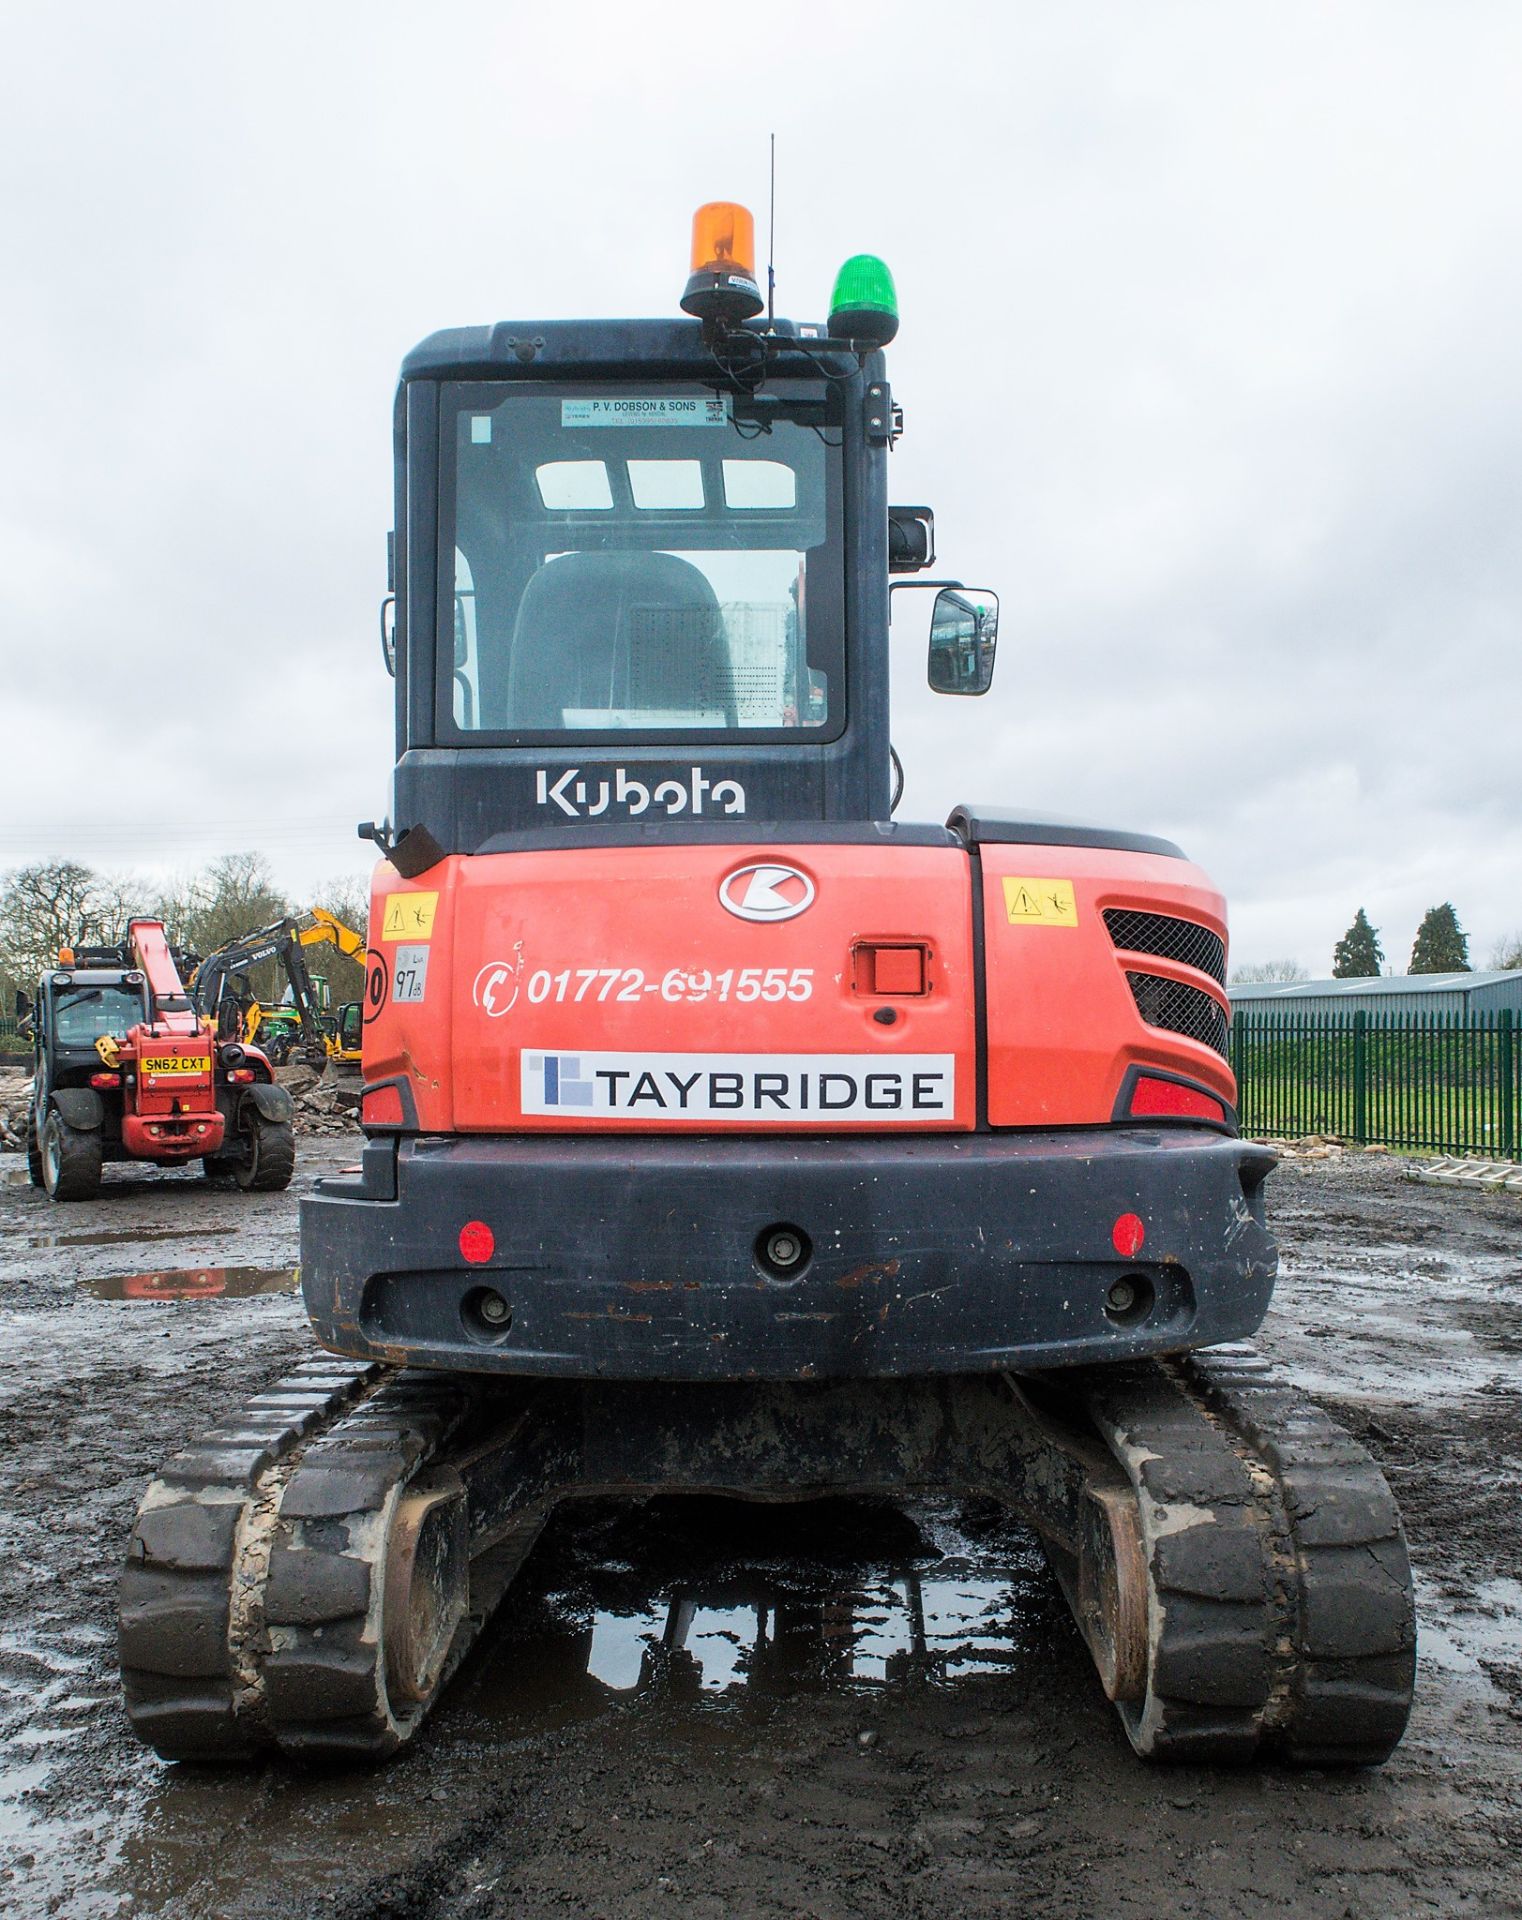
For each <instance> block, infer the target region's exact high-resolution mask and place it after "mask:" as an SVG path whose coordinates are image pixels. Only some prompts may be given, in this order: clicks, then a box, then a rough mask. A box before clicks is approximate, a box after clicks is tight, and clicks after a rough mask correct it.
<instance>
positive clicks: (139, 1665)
mask: <svg viewBox="0 0 1522 1920" xmlns="http://www.w3.org/2000/svg"><path fill="white" fill-rule="evenodd" d="M469 1404H470V1397H469V1394H468V1391H467V1390H465V1389H463V1388H461V1387H459V1386H458V1385H453V1384H452V1383H451V1382H450V1381H449V1380H447V1379H440V1378H439V1377H437V1376H433V1377H429V1376H427V1375H424V1376H417V1375H413V1376H405V1375H403V1376H398V1375H396V1374H394V1373H392V1372H390V1371H389V1370H388V1369H386V1368H383V1367H379V1366H363V1365H358V1364H354V1363H350V1362H347V1361H342V1360H335V1359H332V1358H322V1359H318V1360H313V1361H310V1362H308V1363H307V1364H306V1365H305V1366H302V1367H300V1368H298V1369H297V1370H296V1371H295V1372H294V1373H292V1374H290V1375H288V1376H287V1377H286V1378H285V1379H283V1380H280V1381H279V1382H277V1383H276V1384H275V1385H274V1386H272V1387H270V1388H268V1389H266V1390H265V1391H264V1392H263V1393H260V1394H257V1395H256V1396H255V1397H254V1398H253V1399H252V1400H250V1401H249V1402H248V1403H247V1405H246V1406H245V1407H244V1408H243V1409H242V1411H241V1412H240V1414H239V1415H238V1417H237V1419H236V1420H235V1421H234V1422H231V1423H229V1424H226V1425H223V1426H220V1427H215V1428H213V1429H212V1430H211V1432H209V1433H207V1434H205V1435H203V1436H202V1437H201V1438H200V1439H199V1440H198V1441H196V1443H195V1444H194V1445H193V1446H191V1447H188V1448H187V1449H186V1450H185V1451H184V1452H183V1453H180V1454H178V1455H176V1456H175V1458H174V1459H173V1460H171V1461H170V1462H169V1464H168V1465H167V1466H166V1467H165V1468H164V1469H163V1471H162V1473H161V1474H160V1475H159V1478H158V1479H157V1480H156V1481H155V1482H154V1483H153V1485H152V1486H151V1487H150V1488H149V1490H148V1493H147V1494H146V1495H145V1497H144V1500H143V1504H142V1506H141V1507H140V1509H139V1511H138V1517H137V1523H136V1525H135V1527H134V1529H133V1533H132V1541H131V1545H130V1547H129V1550H128V1557H127V1564H126V1567H125V1569H124V1570H123V1574H122V1580H121V1590H120V1653H121V1668H122V1685H123V1691H124V1693H125V1695H126V1701H127V1711H128V1714H129V1716H130V1718H131V1721H132V1724H133V1727H134V1729H135V1730H136V1732H137V1733H138V1735H139V1736H140V1738H142V1739H143V1740H145V1741H146V1742H147V1743H148V1744H149V1745H150V1746H152V1747H155V1748H156V1749H157V1750H158V1752H159V1753H161V1754H162V1755H163V1756H164V1757H165V1758H166V1759H174V1760H202V1759H204V1760H212V1759H219V1760H227V1759H239V1758H248V1757H249V1756H251V1755H253V1754H255V1753H257V1752H258V1751H259V1750H260V1749H261V1748H268V1747H269V1746H272V1745H273V1746H279V1747H280V1748H282V1749H283V1750H284V1751H286V1752H288V1753H295V1754H312V1755H319V1754H342V1755H345V1756H347V1757H350V1758H358V1757H362V1756H364V1755H366V1754H373V1755H377V1756H379V1755H382V1754H385V1753H389V1752H392V1751H393V1750H394V1749H395V1748H396V1747H397V1746H399V1745H400V1744H401V1743H402V1741H403V1740H404V1739H405V1738H406V1734H407V1732H408V1731H410V1726H411V1725H412V1724H415V1723H416V1720H417V1719H418V1718H420V1717H421V1715H422V1713H423V1712H424V1711H426V1708H414V1709H412V1710H411V1720H410V1721H408V1720H406V1719H404V1718H402V1717H400V1716H398V1715H397V1714H396V1713H395V1712H394V1711H393V1710H392V1708H391V1706H390V1703H389V1701H388V1700H387V1697H386V1687H385V1677H384V1662H383V1660H382V1659H381V1657H380V1654H379V1651H378V1650H379V1648H380V1645H381V1639H380V1628H381V1619H380V1614H381V1598H382V1584H383V1580H384V1572H385V1568H384V1551H385V1522H386V1519H387V1517H388V1515H389V1510H390V1505H391V1503H392V1501H393V1500H394V1497H395V1495H396V1494H397V1493H398V1492H399V1491H400V1489H401V1488H402V1487H403V1486H405V1485H406V1483H407V1482H408V1481H409V1480H410V1479H411V1478H412V1477H413V1476H414V1475H415V1474H416V1473H417V1471H418V1470H419V1468H420V1467H421V1466H422V1465H423V1464H424V1463H425V1462H426V1460H427V1458H428V1456H429V1455H430V1454H431V1453H432V1452H433V1450H434V1449H435V1448H436V1447H437V1446H438V1445H439V1444H440V1443H441V1442H442V1440H443V1439H444V1438H445V1436H446V1435H447V1433H448V1432H449V1431H450V1430H451V1429H452V1427H453V1426H454V1424H455V1423H456V1422H457V1421H458V1419H459V1418H460V1417H461V1416H462V1414H463V1412H464V1411H465V1410H466V1408H467V1407H468V1405H469Z"/></svg>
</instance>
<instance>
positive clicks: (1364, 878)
mask: <svg viewBox="0 0 1522 1920" xmlns="http://www.w3.org/2000/svg"><path fill="white" fill-rule="evenodd" d="M0 18H3V25H4V48H5V53H4V59H3V62H0V182H3V188H0V207H3V213H0V275H3V283H0V284H3V298H0V349H3V350H0V398H3V422H4V436H5V438H4V446H5V457H4V460H3V462H0V668H3V686H4V702H3V726H0V744H3V751H4V754H5V765H6V771H7V778H6V780H5V782H4V786H3V793H4V803H5V804H4V807H3V810H0V866H11V865H16V864H20V863H21V862H24V861H27V860H31V859H34V858H38V857H41V856H44V855H51V854H59V853H68V854H72V855H74V856H75V857H77V858H80V859H84V860H86V861H89V862H92V863H95V864H102V865H112V866H124V865H127V866H134V867H136V868H138V869H140V870H143V871H145V872H147V871H164V870H173V869H178V868H184V867H186V866H189V865H193V864H195V863H196V862H198V861H199V860H201V859H203V858H205V857H207V856H210V855H212V854H215V853H218V852H222V851H227V850H230V849H234V848H242V847H247V846H259V847H263V848H264V849H266V850H267V851H268V853H269V855H270V857H271V860H272V862H273V864H274V866H275V869H276V871H277V874H278V876H279V877H280V878H281V879H282V881H283V882H284V883H285V884H286V885H287V886H288V887H289V888H290V889H291V890H292V891H293V893H294V894H295V895H296V897H297V898H298V899H299V898H301V897H304V896H305V895H306V894H307V892H308V891H309V890H310V889H311V888H312V887H313V886H314V885H315V884H317V883H318V882H319V881H320V880H322V879H323V878H325V877H327V876H331V875H337V874H341V873H346V872H350V871H354V870H358V869H361V868H363V867H364V865H365V864H366V862H365V858H364V855H365V851H366V850H365V849H364V848H363V847H361V846H360V845H359V843H358V842H356V841H355V839H354V838H353V831H354V823H355V822H356V821H357V820H358V819H360V818H364V817H369V816H372V815H377V814H379V813H381V812H383V811H384V808H385V804H386V784H387V779H388V776H389V772H390V765H391V718H390V682H389V681H388V680H387V679H386V678H385V675H384V672H383V670H382V668H381V665H380V659H379V651H378V647H377V644H376V637H375V636H376V609H377V603H378V601H379V598H380V596H381V593H382V592H383V590H384V551H385V532H386V529H387V527H388V526H389V525H390V524H391V503H390V421H391V399H392V390H393V386H394V381H395V377H396V370H397V366H398V363H399V362H400V360H401V357H402V355H403V353H404V352H405V351H406V350H407V348H408V347H409V346H410V345H412V344H413V342H414V341H416V340H417V339H419V338H421V337H422V336H423V335H424V334H426V333H428V332H430V331H431V330H433V329H434V328H436V327H440V326H453V325H464V324H469V323H474V322H480V321H490V320H495V319H509V320H511V319H524V320H531V319H536V318H543V317H555V316H573V315H609V314H620V313H635V314H663V313H670V312H672V311H674V309H675V306H676V301H677V299H678V297H679V296H680V293H681V289H682V285H683V282H684V280H685V276H686V269H687V259H686V251H687V244H688V233H689V223H690V218H691V213H692V209H693V208H694V207H695V206H696V205H697V204H698V203H699V202H701V201H703V200H707V199H720V198H737V199H742V200H746V201H748V202H749V203H750V204H751V205H752V206H753V207H754V208H755V209H756V212H757V215H758V227H759V228H761V229H762V230H763V231H764V206H765V192H766V140H767V134H768V133H769V132H770V131H772V130H773V129H775V131H776V133H777V137H778V169H777V173H778V213H777V246H778V307H779V310H780V311H782V312H785V313H791V314H793V315H794V316H795V317H798V318H804V319H808V318H821V317H822V316H823V313H824V310H825V308H826V306H827V303H828V295H829V288H830V283H831V279H832V276H833V272H834V269H835V267H836V266H837V265H838V263H839V261H840V260H841V258H843V257H844V256H845V255H846V254H848V253H853V252H856V251H860V250H870V251H875V252H879V253H881V254H882V255H883V256H884V257H885V258H886V259H887V260H888V261H889V263H890V264H891V266H892V268H893V270H894V273H895V275H896V278H897V281H898V287H899V294H900V301H901V306H902V312H903V329H902V332H901V334H900V337H899V340H898V342H897V343H896V344H895V346H894V348H893V350H892V353H891V356H890V358H891V370H892V375H893V380H894V386H895V390H896V392H897V394H898V397H899V398H900V400H901V401H902V403H903V405H904V407H905V410H906V412H907V416H908V433H907V436H906V438H905V440H904V442H903V443H902V445H901V446H900V448H899V449H898V451H897V453H896V454H895V456H894V465H893V479H892V486H893V493H894V496H895V497H896V498H898V499H901V500H909V501H922V500H924V501H929V502H931V503H932V504H933V505H934V506H935V508H936V512H937V519H938V530H939V540H940V548H941V558H942V562H943V565H944V567H945V569H946V570H947V571H951V572H955V573H956V574H958V575H960V576H961V577H962V578H964V579H966V580H967V581H969V582H971V583H974V584H977V585H986V586H992V587H996V588H997V589H998V590H999V591H1000V592H1001V594H1002V596H1003V607H1004V613H1003V620H1002V632H1001V646H1002V657H1001V660H1000V664H999V673H998V678H997V680H996V682H995V688H994V691H993V693H992V694H991V695H990V696H989V697H988V698H987V699H986V700H984V701H982V702H972V701H958V700H939V701H938V700H936V699H935V698H934V696H932V695H930V694H929V693H928V692H926V691H925V690H924V688H923V658H922V644H923V634H922V630H921V628H920V627H919V626H918V625H915V626H914V628H913V630H912V631H910V630H904V629H901V630H900V632H899V633H898V634H897V636H896V638H895V666H894V686H895V699H896V720H895V736H896V739H897V742H898V745H899V750H900V752H901V754H902V756H903V759H904V761H905V764H906V766H907V768H908V776H909V777H908V792H907V796H906V802H905V805H904V807H903V809H902V810H901V817H909V818H937V819H938V818H942V817H944V815H945V813H946V812H947V811H948V810H949V808H950V807H951V806H952V805H953V804H954V803H955V802H956V801H958V800H961V799H974V800H980V801H996V802H1002V803H1006V804H1009V805H1012V806H1028V807H1036V808H1040V809H1043V810H1045V811H1048V812H1058V813H1067V814H1073V815H1077V816H1080V817H1086V818H1090V819H1094V820H1097V821H1101V822H1102V823H1104V824H1129V825H1134V826H1138V827H1142V828H1146V829H1152V830H1156V831H1162V832H1166V833H1169V834H1171V835H1173V836H1174V837H1176V838H1177V839H1179V840H1180V841H1182V843H1183V844H1184V846H1185V847H1186V849H1187V850H1188V851H1189V852H1190V853H1191V854H1193V855H1194V856H1195V857H1196V858H1198V859H1199V860H1201V861H1202V862H1203V863H1204V864H1205V866H1206V867H1207V868H1208V870H1209V871H1210V872H1211V873H1212V875H1213V876H1214V878H1215V879H1216V880H1217V882H1218V883H1219V884H1220V885H1221V886H1222V887H1223V888H1224V889H1225V891H1226V892H1227V894H1228V896H1229V897H1230V900H1231V903H1232V917H1233V925H1234V943H1233V945H1234V959H1235V960H1236V961H1238V962H1242V961H1254V960H1264V959H1268V958H1271V957H1276V956H1279V955H1290V956H1294V957H1296V958H1298V959H1299V960H1301V961H1302V962H1303V963H1304V964H1305V965H1307V966H1308V967H1309V968H1310V969H1311V970H1312V972H1313V973H1317V974H1320V973H1325V972H1327V971H1329V969H1330V959H1331V949H1332V945H1333V943H1334V941H1335V940H1336V939H1337V937H1338V936H1339V935H1340V934H1341V933H1342V932H1343V931H1344V929H1345V928H1346V927H1347V924H1348V922H1349V921H1350V920H1351V918H1352V915H1353V910H1354V909H1355V908H1356V907H1357V906H1359V905H1363V906H1365V907H1366V908H1367V909H1368V911H1369V914H1370V918H1371V919H1372V920H1373V922H1374V924H1375V925H1376V926H1377V927H1379V928H1380V929H1381V930H1382V933H1383V936H1384V942H1385V950H1386V953H1387V956H1388V957H1389V959H1390V960H1391V961H1393V962H1394V964H1395V966H1396V968H1397V970H1402V969H1403V968H1404V966H1405V964H1406V960H1407V957H1408V955H1409V952H1410V945H1411V940H1412V937H1413V934H1414V932H1415V928H1416V924H1417V921H1418V919H1419V918H1420V916H1421V913H1422V911H1423V909H1424V908H1426V907H1427V906H1429V905H1431V904H1433V903H1435V902H1438V901H1442V900H1445V899H1451V900H1452V901H1453V903H1454V904H1455V906H1456V907H1457V909H1458V912H1459V917H1460V919H1461V921H1462V922H1463V924H1464V925H1465V927H1466V928H1467V929H1468V930H1469V932H1470V935H1471V955H1472V957H1473V958H1474V959H1475V960H1476V961H1477V962H1478V963H1481V964H1483V963H1484V961H1485V960H1486V959H1487V957H1488V955H1489V952H1490V949H1491V947H1492V946H1493V945H1494V943H1495V941H1496V940H1497V938H1498V937H1499V936H1501V935H1502V934H1504V933H1506V932H1508V931H1510V930H1512V929H1517V928H1522V884H1519V882H1522V808H1519V795H1518V784H1519V773H1518V767H1519V756H1518V751H1517V747H1516V744H1515V743H1516V740H1517V736H1518V731H1519V726H1522V661H1519V648H1518V627H1519V618H1522V485H1519V481H1522V354H1519V343H1522V188H1519V183H1522V111H1519V103H1522V6H1518V5H1516V4H1514V0H1493V3H1491V4H1485V3H1484V0H1449V4H1446V5H1441V6H1439V5H1436V4H1421V5H1407V4H1401V0H1371V3H1370V4H1348V3H1339V0H1315V3H1314V4H1310V3H1307V0H1300V3H1298V4H1297V3H1296V0H1278V3H1277V4H1275V5H1273V6H1269V5H1266V4H1255V5H1248V4H1245V3H1242V4H1237V3H1235V0H1199V4H1188V5H1186V4H1177V5H1173V4H1160V3H1159V0H1149V4H1146V5H1136V4H1134V0H1125V3H1124V4H1115V5H1084V4H1075V0H1062V4H1060V5H1059V4H1056V0H1051V3H1050V4H1043V5H1040V6H1037V5H1033V4H1029V3H1028V0H1012V4H1009V5H1008V6H1006V7H1005V8H1002V9H996V8H994V7H993V6H990V5H987V4H979V5H977V6H965V5H959V4H954V3H952V4H947V3H946V0H943V3H942V4H940V5H937V6H935V7H933V8H928V9H927V8H926V7H924V6H923V5H922V4H915V5H899V4H893V3H892V0H885V3H884V4H878V5H874V6H872V7H870V8H868V9H865V10H864V9H862V8H859V7H851V8H844V7H842V8H809V9H794V8H780V9H778V8H772V9H764V10H762V11H761V12H757V11H755V10H754V9H750V10H747V9H743V8H739V9H737V8H731V7H718V6H714V5H712V4H708V5H702V6H699V5H688V4H675V5H671V4H662V5H656V6H634V5H619V6H608V5H605V4H601V3H600V0H584V3H583V4H580V5H577V6H574V7H573V6H571V5H569V4H567V5H563V6H560V7H545V6H542V5H535V6H532V7H530V6H524V5H520V4H517V0H499V4H495V5H476V4H464V3H463V0H462V3H461V4H451V3H450V0H433V4H431V5H429V6H428V7H426V8H425V7H422V6H413V7H402V6H397V5H388V4H376V3H375V0H368V3H367V4H364V5H350V4H322V5H317V4H312V3H311V0H307V4H303V5H301V6H293V5H286V4H279V3H278V0H277V3H274V4H272V3H271V0H265V3H264V4H262V5H260V6H258V7H249V8H240V9H236V10H234V9H232V8H221V7H209V6H207V5H205V4H204V0H196V4H186V5H168V4H159V3H158V0H139V4H137V5H135V6H133V7H131V8H127V7H123V6H121V5H119V4H110V5H107V4H101V0H74V4H72V5H70V6H68V7H40V6H37V5H21V4H16V0H11V4H8V5H6V6H4V8H3V15H0Z"/></svg>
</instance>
